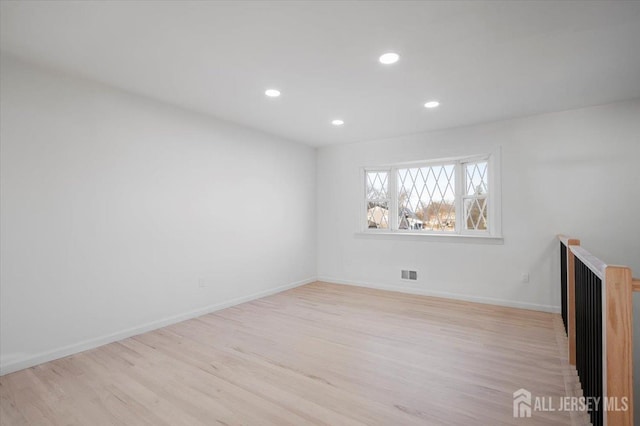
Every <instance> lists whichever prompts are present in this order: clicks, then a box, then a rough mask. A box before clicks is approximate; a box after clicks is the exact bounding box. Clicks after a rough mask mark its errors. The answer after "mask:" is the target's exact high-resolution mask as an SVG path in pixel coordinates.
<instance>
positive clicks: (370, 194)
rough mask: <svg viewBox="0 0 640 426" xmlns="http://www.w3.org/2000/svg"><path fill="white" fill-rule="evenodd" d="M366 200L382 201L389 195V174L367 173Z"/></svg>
mask: <svg viewBox="0 0 640 426" xmlns="http://www.w3.org/2000/svg"><path fill="white" fill-rule="evenodd" d="M366 180H367V182H366V183H367V200H384V199H386V198H388V197H389V196H388V193H389V172H385V171H379V172H367V177H366Z"/></svg>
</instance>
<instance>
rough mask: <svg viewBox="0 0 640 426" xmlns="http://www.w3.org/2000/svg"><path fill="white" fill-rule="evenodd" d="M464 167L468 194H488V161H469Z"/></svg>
mask: <svg viewBox="0 0 640 426" xmlns="http://www.w3.org/2000/svg"><path fill="white" fill-rule="evenodd" d="M464 169H465V182H466V190H467V195H475V196H478V195H486V194H487V193H488V192H489V183H488V182H489V176H488V175H489V173H488V167H487V162H486V161H482V162H479V163H468V164H465V167H464Z"/></svg>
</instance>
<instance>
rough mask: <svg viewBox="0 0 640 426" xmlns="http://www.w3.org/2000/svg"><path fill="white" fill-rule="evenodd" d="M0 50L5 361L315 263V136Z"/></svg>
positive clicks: (213, 303) (296, 275)
mask: <svg viewBox="0 0 640 426" xmlns="http://www.w3.org/2000/svg"><path fill="white" fill-rule="evenodd" d="M1 59H2V60H1V63H2V68H1V76H2V77H1V82H0V84H1V92H2V96H1V105H0V108H1V111H0V113H1V121H2V126H1V134H0V140H1V154H2V163H1V171H2V177H1V182H2V187H1V206H2V214H1V235H2V239H1V262H2V263H1V280H0V282H1V286H0V296H1V297H0V300H1V302H0V336H1V337H0V338H1V344H0V348H1V352H0V355H1V367H2V372H3V373H6V372H8V371H12V370H15V369H18V368H21V367H25V366H28V365H33V364H36V363H39V362H43V361H46V360H48V359H52V358H55V357H58V356H61V355H65V354H68V353H73V352H75V351H77V350H80V349H84V348H88V347H92V346H96V345H98V344H101V343H106V342H108V341H111V340H116V339H118V338H121V337H123V336H126V335H128V334H133V333H137V332H140V331H143V330H146V329H149V328H153V327H157V326H159V325H163V324H166V323H168V322H172V321H177V320H179V319H184V318H187V317H189V316H193V315H196V314H197V313H202V312H203V311H207V310H210V309H214V308H216V307H219V306H226V305H227V304H230V303H235V302H237V301H239V300H244V299H246V298H250V297H255V296H257V295H263V294H265V293H269V292H274V291H277V290H279V289H282V288H283V286H289V285H295V284H297V283H300V282H304V281H306V280H312V279H313V277H314V276H315V274H316V271H315V267H316V253H315V252H316V228H315V227H316V218H315V214H316V213H315V211H316V209H315V202H316V198H315V176H316V171H315V150H314V149H313V148H311V147H307V146H304V145H300V144H295V143H291V142H287V141H283V140H280V139H277V138H275V137H271V136H268V135H265V134H262V133H258V132H255V131H252V130H249V129H246V128H242V127H238V126H235V125H232V124H228V123H224V122H220V121H216V120H214V119H211V118H208V117H206V116H202V115H197V114H194V113H190V112H187V111H184V110H181V109H178V108H174V107H171V106H167V105H164V104H161V103H157V102H154V101H152V100H148V99H145V98H142V97H137V96H134V95H131V94H127V93H124V92H121V91H118V90H114V89H111V88H108V87H105V86H102V85H99V84H96V83H91V82H87V81H82V80H79V79H75V78H72V77H69V76H65V75H61V74H57V73H53V72H49V71H45V70H43V69H39V68H36V67H32V66H30V65H27V64H25V63H23V62H21V61H18V60H16V59H14V58H11V57H6V56H3V57H2V58H1ZM167 84H170V82H167ZM212 96H213V94H212ZM200 282H202V283H203V284H204V285H205V287H204V288H200V287H199V283H200Z"/></svg>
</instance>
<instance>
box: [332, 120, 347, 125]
mask: <svg viewBox="0 0 640 426" xmlns="http://www.w3.org/2000/svg"><path fill="white" fill-rule="evenodd" d="M331 124H333V125H334V126H342V125H343V124H344V121H343V120H340V119H336V120H333V121H332V122H331Z"/></svg>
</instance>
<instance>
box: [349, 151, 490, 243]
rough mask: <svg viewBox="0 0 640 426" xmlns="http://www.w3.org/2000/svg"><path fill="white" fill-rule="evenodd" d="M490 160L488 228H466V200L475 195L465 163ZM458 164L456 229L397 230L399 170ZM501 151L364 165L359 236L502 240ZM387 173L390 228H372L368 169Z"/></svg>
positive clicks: (359, 211) (361, 179)
mask: <svg viewBox="0 0 640 426" xmlns="http://www.w3.org/2000/svg"><path fill="white" fill-rule="evenodd" d="M482 161H487V173H488V181H487V184H488V188H487V203H488V207H487V216H488V217H487V230H475V229H466V221H465V218H464V200H465V199H468V198H475V197H473V196H468V195H467V194H466V192H467V186H466V173H465V165H466V164H469V163H470V164H473V163H477V162H482ZM447 164H454V165H455V172H454V173H455V174H454V176H455V188H454V192H455V207H456V229H455V231H432V230H429V231H425V230H413V229H398V185H397V176H398V169H405V168H414V167H432V166H439V165H447ZM500 169H501V153H500V149H497V150H495V151H494V152H491V153H489V154H480V155H469V156H462V157H449V158H438V159H432V160H423V161H411V162H405V163H395V164H388V165H384V166H375V167H362V168H361V173H360V184H361V185H362V190H361V194H362V202H361V203H358V204H359V206H360V207H359V209H358V217H359V228H360V229H359V232H358V234H360V235H372V236H416V237H420V238H422V237H433V238H448V237H451V238H453V239H458V238H470V239H489V240H499V241H502V199H501V193H502V188H501V186H502V185H501V182H502V177H501V170H500ZM381 171H384V172H387V173H388V176H389V177H388V191H387V195H388V201H389V228H388V229H375V228H369V226H368V221H367V213H366V212H367V207H368V202H369V201H370V200H368V199H367V184H366V179H367V173H368V172H381Z"/></svg>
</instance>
